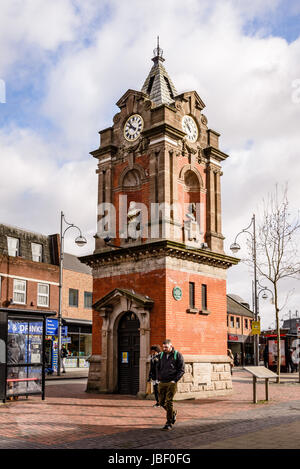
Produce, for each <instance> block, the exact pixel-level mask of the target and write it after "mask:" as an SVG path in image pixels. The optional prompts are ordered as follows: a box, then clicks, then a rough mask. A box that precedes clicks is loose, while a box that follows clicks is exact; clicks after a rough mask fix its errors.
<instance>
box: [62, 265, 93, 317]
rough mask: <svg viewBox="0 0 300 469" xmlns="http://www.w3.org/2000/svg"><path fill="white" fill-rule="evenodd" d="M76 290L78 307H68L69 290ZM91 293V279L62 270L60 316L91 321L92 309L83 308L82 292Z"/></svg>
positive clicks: (87, 275) (85, 275) (84, 275)
mask: <svg viewBox="0 0 300 469" xmlns="http://www.w3.org/2000/svg"><path fill="white" fill-rule="evenodd" d="M70 288H73V289H75V290H78V307H74V306H69V289H70ZM85 291H86V292H92V291H93V277H92V276H91V275H89V274H85V273H82V272H74V271H72V270H67V269H64V271H63V292H62V316H63V317H66V318H67V317H69V318H73V319H86V320H89V321H91V320H92V308H85V307H84V292H85Z"/></svg>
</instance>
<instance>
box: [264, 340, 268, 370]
mask: <svg viewBox="0 0 300 469" xmlns="http://www.w3.org/2000/svg"><path fill="white" fill-rule="evenodd" d="M263 357H264V366H265V368H268V367H269V350H268V346H267V345H266V346H265V348H264V355H263Z"/></svg>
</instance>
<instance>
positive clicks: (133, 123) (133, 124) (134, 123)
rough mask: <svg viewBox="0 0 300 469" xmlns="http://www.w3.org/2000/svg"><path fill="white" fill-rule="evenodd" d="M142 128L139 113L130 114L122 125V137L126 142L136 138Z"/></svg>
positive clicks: (142, 122)
mask: <svg viewBox="0 0 300 469" xmlns="http://www.w3.org/2000/svg"><path fill="white" fill-rule="evenodd" d="M143 128H144V121H143V118H142V117H141V116H140V115H139V114H133V116H130V117H129V118H128V119H127V121H126V122H125V125H124V137H125V138H126V140H128V142H134V141H135V140H137V139H138V138H139V136H140V134H141V132H142V130H143Z"/></svg>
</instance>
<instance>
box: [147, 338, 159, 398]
mask: <svg viewBox="0 0 300 469" xmlns="http://www.w3.org/2000/svg"><path fill="white" fill-rule="evenodd" d="M160 352H161V349H160V346H159V345H152V347H151V349H150V353H151V360H150V370H149V378H148V382H152V384H153V390H154V396H155V400H156V403H155V404H154V406H153V407H160V405H159V395H158V362H159V354H160Z"/></svg>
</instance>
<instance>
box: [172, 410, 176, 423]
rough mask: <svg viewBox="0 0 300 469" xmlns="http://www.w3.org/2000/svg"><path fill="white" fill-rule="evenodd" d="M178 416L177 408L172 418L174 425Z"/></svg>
mask: <svg viewBox="0 0 300 469" xmlns="http://www.w3.org/2000/svg"><path fill="white" fill-rule="evenodd" d="M176 418H177V410H174V412H173V418H172V425H174V423H175V422H176Z"/></svg>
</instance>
